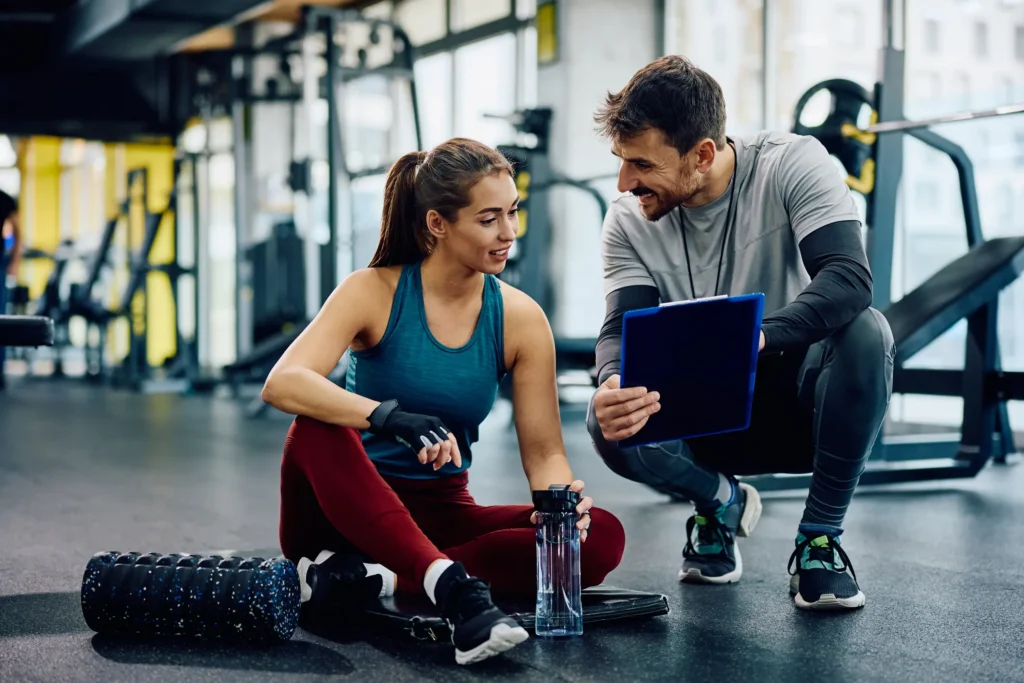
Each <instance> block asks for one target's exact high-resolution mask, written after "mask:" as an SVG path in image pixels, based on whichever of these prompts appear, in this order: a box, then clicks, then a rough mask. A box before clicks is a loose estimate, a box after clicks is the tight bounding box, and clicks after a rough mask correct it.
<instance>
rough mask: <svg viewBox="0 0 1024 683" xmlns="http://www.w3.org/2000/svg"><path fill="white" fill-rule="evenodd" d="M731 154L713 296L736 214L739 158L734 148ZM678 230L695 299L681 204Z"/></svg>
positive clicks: (730, 144)
mask: <svg viewBox="0 0 1024 683" xmlns="http://www.w3.org/2000/svg"><path fill="white" fill-rule="evenodd" d="M729 146H730V147H732V143H729ZM732 153H733V165H732V177H731V178H730V179H729V206H728V207H727V208H726V210H725V230H724V231H723V232H722V245H721V247H720V248H719V251H718V272H717V273H716V274H715V293H714V294H713V296H718V286H719V280H720V279H721V277H722V262H723V261H724V260H725V243H726V242H727V241H728V239H729V230H730V229H731V228H732V224H733V222H734V221H735V220H736V214H735V213H734V211H733V209H734V202H733V198H734V196H735V194H736V167H737V166H739V158H738V156H737V154H736V148H735V147H733V150H732ZM679 228H680V229H681V230H682V231H683V251H684V253H685V254H686V272H687V274H688V275H689V276H690V294H691V295H692V296H693V298H694V299H697V298H699V297H698V296H697V289H696V288H695V287H694V286H693V270H691V268H690V246H689V244H687V242H686V222H685V221H684V216H683V206H682V204H680V205H679Z"/></svg>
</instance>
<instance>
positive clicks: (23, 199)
mask: <svg viewBox="0 0 1024 683" xmlns="http://www.w3.org/2000/svg"><path fill="white" fill-rule="evenodd" d="M60 144H61V139H60V138H54V137H34V138H29V139H28V140H27V141H26V142H25V145H24V147H23V148H22V149H23V152H24V153H23V154H21V155H20V156H19V157H18V166H19V170H20V171H21V196H20V197H19V202H18V204H19V211H18V213H19V217H20V218H21V221H22V229H23V230H24V231H25V246H26V247H32V248H33V249H40V250H42V251H46V252H51V253H52V252H54V251H56V249H57V246H58V245H59V244H60V171H61V169H60ZM25 266H27V267H26V268H24V269H23V271H22V272H23V275H21V277H20V278H19V279H20V280H21V281H22V282H23V283H24V284H26V285H28V288H29V296H31V297H32V298H33V299H35V298H37V297H39V296H42V293H43V290H45V289H46V280H47V278H49V277H50V273H51V272H52V271H53V262H52V261H48V260H45V259H33V260H32V261H30V262H26V263H25Z"/></svg>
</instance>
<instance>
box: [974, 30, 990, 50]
mask: <svg viewBox="0 0 1024 683" xmlns="http://www.w3.org/2000/svg"><path fill="white" fill-rule="evenodd" d="M974 54H975V55H976V56H978V57H988V24H986V23H985V22H983V21H979V22H975V24H974Z"/></svg>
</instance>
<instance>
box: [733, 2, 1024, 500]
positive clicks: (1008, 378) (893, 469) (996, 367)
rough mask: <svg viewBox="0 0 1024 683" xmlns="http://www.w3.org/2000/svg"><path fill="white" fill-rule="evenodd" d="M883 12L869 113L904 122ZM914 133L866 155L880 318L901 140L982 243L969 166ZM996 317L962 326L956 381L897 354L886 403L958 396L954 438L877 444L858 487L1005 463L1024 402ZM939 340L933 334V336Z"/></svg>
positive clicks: (781, 484)
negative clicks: (945, 172) (954, 189)
mask: <svg viewBox="0 0 1024 683" xmlns="http://www.w3.org/2000/svg"><path fill="white" fill-rule="evenodd" d="M884 2H885V10H884V13H883V14H884V16H883V33H884V36H885V44H884V45H883V47H882V50H881V55H880V56H881V60H882V69H881V74H882V81H881V83H878V84H876V87H875V107H876V111H877V113H878V118H879V120H880V121H883V122H888V121H900V120H902V119H903V75H904V53H903V40H904V35H905V22H904V12H905V0H898V1H897V0H884ZM1007 113H1015V112H1007ZM919 123H922V122H916V123H915V124H914V125H884V124H880V125H878V126H874V127H872V130H874V131H875V132H876V134H877V138H876V140H875V143H874V154H873V155H872V156H873V158H874V159H875V160H876V169H877V171H876V177H875V182H874V188H873V190H872V192H871V194H870V196H869V197H868V198H867V199H868V240H867V242H868V256H869V260H870V263H871V268H872V272H873V276H874V282H875V285H874V291H875V298H874V302H873V305H874V306H875V307H876V308H878V309H879V310H885V309H886V308H888V307H889V305H890V303H891V281H892V260H893V246H894V238H895V232H896V223H895V218H896V209H897V190H898V186H899V182H900V180H901V177H902V174H903V135H910V136H912V137H914V138H916V139H918V140H920V141H921V142H923V143H925V144H927V145H928V146H930V147H932V148H933V149H936V150H938V151H940V152H943V153H945V154H946V155H947V156H948V157H949V158H950V160H951V161H952V162H953V164H954V166H955V168H956V170H957V175H958V179H959V184H960V193H961V197H962V203H963V211H964V224H965V227H966V231H967V244H968V247H969V248H974V247H977V246H978V245H980V244H982V243H983V242H984V241H985V240H984V236H983V234H982V229H981V218H980V214H979V211H978V198H977V192H976V187H975V182H974V167H973V164H972V163H971V160H970V157H969V156H968V155H967V153H966V152H965V151H964V150H963V148H962V147H960V146H959V145H957V144H955V143H953V142H952V141H950V140H948V139H947V138H945V137H943V136H941V135H939V134H937V133H935V132H934V131H932V130H929V129H927V128H926V127H924V126H921V125H918V124H919ZM890 133H896V134H890ZM998 309H999V300H998V297H994V298H993V299H992V300H990V301H988V302H987V303H985V304H984V305H982V306H981V307H980V308H977V309H976V310H975V311H974V312H973V313H971V314H970V315H969V316H967V318H966V319H967V340H966V351H965V359H964V369H963V370H962V371H958V370H934V369H912V368H904V367H902V362H903V361H904V360H906V359H907V358H909V357H911V356H913V354H914V353H916V352H917V351H918V350H920V349H919V348H917V345H912V346H911V348H909V349H906V350H904V351H905V353H904V354H901V357H900V358H898V359H897V366H896V367H895V368H894V373H893V393H916V394H930V395H943V396H962V397H963V399H964V407H963V420H962V425H961V428H960V433H959V434H954V433H943V434H924V435H922V434H914V435H899V436H897V435H884V434H879V437H878V438H877V439H876V441H875V444H874V447H873V449H872V453H871V456H870V458H869V461H868V465H867V468H866V469H865V471H864V473H863V474H862V475H861V477H860V482H859V483H860V485H862V486H867V485H878V484H894V483H904V482H917V481H933V480H947V479H963V478H971V477H974V476H975V475H977V474H978V473H979V472H980V471H981V470H982V469H983V468H984V467H985V466H986V465H987V464H988V463H989V461H996V462H1006V456H1007V455H1008V454H1009V453H1012V452H1014V450H1015V446H1014V438H1013V433H1012V431H1011V428H1010V424H1009V420H1008V417H1007V410H1006V401H1008V400H1024V372H1013V373H1010V372H1004V371H1002V370H1001V369H1000V358H999V346H998V334H999V328H998V322H997V321H998V312H999V311H998ZM943 331H945V330H944V329H943V330H933V332H935V333H941V332H943ZM934 337H935V334H931V335H928V334H926V335H922V339H924V338H928V339H933V338H934ZM745 479H747V480H749V481H751V482H752V483H754V484H755V485H756V486H757V487H758V488H759V489H762V490H787V489H794V488H806V487H808V486H809V485H810V482H811V475H810V474H799V475H788V474H782V475H759V476H754V477H747V478H745Z"/></svg>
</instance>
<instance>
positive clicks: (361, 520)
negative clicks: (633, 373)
mask: <svg viewBox="0 0 1024 683" xmlns="http://www.w3.org/2000/svg"><path fill="white" fill-rule="evenodd" d="M468 480H469V478H468V475H467V473H462V474H460V475H455V476H451V477H446V478H443V479H431V480H415V479H396V478H392V477H388V478H384V477H382V476H381V475H380V474H379V473H378V472H377V469H376V468H375V467H374V466H373V463H372V462H371V461H370V458H369V456H367V454H366V451H365V449H364V448H363V444H362V441H361V439H360V437H359V432H358V431H356V430H355V429H350V428H346V427H338V426H335V425H331V424H327V423H324V422H320V421H318V420H314V419H311V418H308V417H303V416H300V417H298V418H296V419H295V421H294V422H293V423H292V426H291V429H290V430H289V432H288V438H287V439H286V441H285V448H284V457H283V460H282V463H281V526H280V530H279V533H280V542H281V550H282V552H283V553H284V556H285V557H287V558H288V559H290V560H292V561H293V562H298V560H299V558H300V557H308V558H310V559H313V558H315V557H316V556H317V554H319V553H320V551H321V550H332V551H334V552H357V553H359V554H361V555H363V556H365V557H366V558H367V559H368V560H370V561H372V562H376V563H379V564H382V565H384V566H385V567H387V568H388V569H390V570H392V571H393V572H395V574H396V575H397V576H398V586H399V590H400V591H401V592H403V593H406V592H408V593H422V592H423V576H424V574H425V573H426V571H427V568H428V567H429V566H430V564H431V563H432V562H434V561H435V560H439V559H445V558H448V559H451V560H455V561H458V562H461V563H462V564H463V565H464V566H465V568H466V572H467V573H469V574H470V575H471V576H477V577H479V578H481V579H484V580H485V581H488V582H489V583H490V584H491V588H492V590H493V592H494V593H495V594H507V595H532V594H533V593H534V592H535V590H536V588H535V587H536V546H535V542H536V541H535V535H534V527H533V525H531V524H530V514H531V513H532V512H533V508H532V506H530V505H494V506H483V505H477V503H476V502H475V501H474V500H473V497H472V496H471V495H470V493H469V488H468ZM590 514H591V525H590V531H589V532H588V535H587V540H586V542H584V543H583V544H582V546H581V551H580V569H581V573H582V576H581V577H580V578H581V582H582V584H583V587H584V588H586V587H587V586H595V585H597V584H599V583H601V582H602V581H604V578H605V576H607V575H608V573H609V572H611V571H612V570H613V569H615V567H617V566H618V564H619V561H620V560H621V559H622V552H623V549H624V547H625V544H626V535H625V532H624V530H623V528H622V524H620V523H619V520H618V519H616V518H615V517H614V516H613V515H612V514H611V513H609V512H606V511H604V510H601V509H598V508H592V509H591V511H590Z"/></svg>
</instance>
